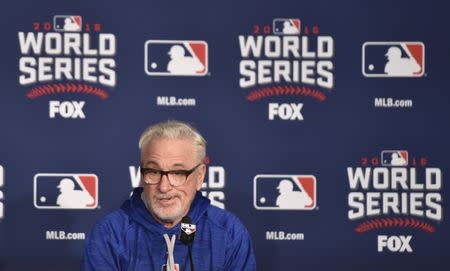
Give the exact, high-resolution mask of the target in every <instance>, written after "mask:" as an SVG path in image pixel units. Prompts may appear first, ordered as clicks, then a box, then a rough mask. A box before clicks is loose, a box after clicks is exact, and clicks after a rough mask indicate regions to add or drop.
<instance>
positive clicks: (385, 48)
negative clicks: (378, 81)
mask: <svg viewBox="0 0 450 271" xmlns="http://www.w3.org/2000/svg"><path fill="white" fill-rule="evenodd" d="M362 73H363V75H364V76H365V77H422V76H423V75H424V73H425V45H424V44H423V43H422V42H419V41H396V42H373V41H369V42H365V43H364V44H363V47H362Z"/></svg>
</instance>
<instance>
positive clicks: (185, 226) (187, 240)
mask: <svg viewBox="0 0 450 271" xmlns="http://www.w3.org/2000/svg"><path fill="white" fill-rule="evenodd" d="M180 229H181V232H180V240H181V242H182V243H183V244H185V245H187V246H188V254H189V263H190V266H191V271H194V270H195V269H194V261H193V260H192V243H193V242H194V238H195V231H196V230H197V227H196V226H195V224H192V221H191V219H190V218H189V217H188V216H185V217H183V219H181V227H180Z"/></svg>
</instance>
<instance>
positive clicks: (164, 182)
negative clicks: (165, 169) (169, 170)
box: [158, 174, 172, 192]
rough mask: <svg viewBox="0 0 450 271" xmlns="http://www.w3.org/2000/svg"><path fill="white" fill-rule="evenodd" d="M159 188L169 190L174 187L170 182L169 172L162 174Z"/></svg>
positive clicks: (164, 190) (163, 190) (162, 190)
mask: <svg viewBox="0 0 450 271" xmlns="http://www.w3.org/2000/svg"><path fill="white" fill-rule="evenodd" d="M158 188H159V191H161V192H167V191H170V190H171V189H172V185H171V184H170V182H169V176H168V175H167V174H163V175H162V176H161V181H160V182H159V185H158Z"/></svg>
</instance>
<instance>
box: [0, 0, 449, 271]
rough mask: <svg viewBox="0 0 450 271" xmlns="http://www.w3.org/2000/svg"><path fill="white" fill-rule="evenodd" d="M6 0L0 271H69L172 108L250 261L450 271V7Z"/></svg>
mask: <svg viewBox="0 0 450 271" xmlns="http://www.w3.org/2000/svg"><path fill="white" fill-rule="evenodd" d="M0 5H1V11H0V12H1V16H0V17H1V18H0V21H1V28H0V31H1V38H2V40H1V43H0V54H1V58H0V59H1V61H0V79H1V84H0V88H1V89H0V90H1V91H0V125H1V126H0V127H1V132H0V270H8V271H16V270H79V269H80V266H81V259H82V251H83V243H84V240H85V238H86V237H87V235H88V233H89V230H90V228H91V227H92V225H93V224H94V223H95V221H97V220H99V219H101V218H102V217H104V216H105V215H106V214H107V213H109V212H111V211H113V210H116V209H117V208H119V206H120V205H121V203H122V202H123V201H124V200H126V199H127V198H128V197H129V195H130V192H131V190H132V189H133V187H136V186H138V185H139V182H140V175H139V150H138V139H139V136H140V134H141V132H142V131H143V130H144V129H145V128H146V127H147V126H148V125H150V124H152V123H156V122H159V121H164V120H168V119H177V120H182V121H186V122H189V123H191V124H193V125H194V126H195V127H197V128H198V129H199V130H200V131H201V132H202V133H203V134H204V136H205V138H206V139H207V141H208V147H207V160H206V163H207V168H208V169H207V176H206V179H205V183H204V186H203V188H202V193H203V194H204V195H205V196H206V197H208V198H209V199H210V200H211V202H212V204H214V205H216V206H218V207H220V208H223V209H226V210H229V211H231V212H233V213H234V214H236V215H237V216H238V217H239V218H240V219H241V220H242V222H243V223H244V224H245V225H246V226H247V228H248V229H249V232H250V234H251V236H252V239H253V244H254V248H255V253H256V258H257V266H258V270H263V271H266V270H269V271H270V270H354V269H361V270H449V268H450V260H449V257H448V256H449V251H450V245H449V243H450V236H449V226H448V222H447V221H448V216H449V213H448V208H447V206H448V204H447V202H448V201H449V200H450V199H449V187H450V186H449V184H448V172H449V165H448V161H449V160H448V155H449V151H450V150H449V145H450V144H449V143H448V139H449V138H450V135H449V121H448V117H449V115H450V114H449V113H450V107H449V103H450V95H449V94H448V91H449V75H448V73H449V61H450V50H449V43H447V41H448V37H447V34H446V31H447V30H448V27H450V19H449V16H448V11H449V5H448V4H446V3H445V2H444V1H442V3H437V2H431V3H424V2H423V1H395V2H392V1H387V0H383V1H363V2H361V1H344V2H343V1H309V2H308V1H303V2H302V1H294V0H292V1H290V0H289V1H288V0H282V1H270V2H269V1H235V2H230V1H219V2H217V1H204V2H197V1H177V2H173V1H128V2H123V1H74V2H73V1H72V2H64V1H31V0H28V1H11V2H10V3H2V4H0ZM68 194H70V197H69V198H67V197H68V196H67V195H68ZM70 201H72V202H70ZM68 207H70V208H68Z"/></svg>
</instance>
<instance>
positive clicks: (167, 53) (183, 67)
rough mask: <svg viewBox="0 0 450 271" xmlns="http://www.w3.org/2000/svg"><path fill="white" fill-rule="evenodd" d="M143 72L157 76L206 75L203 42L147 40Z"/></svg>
mask: <svg viewBox="0 0 450 271" xmlns="http://www.w3.org/2000/svg"><path fill="white" fill-rule="evenodd" d="M145 72H146V73H147V74H148V75H159V76H204V75H206V74H207V73H208V44H207V43H206V42H205V41H183V40H148V41H147V42H146V43H145Z"/></svg>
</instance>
